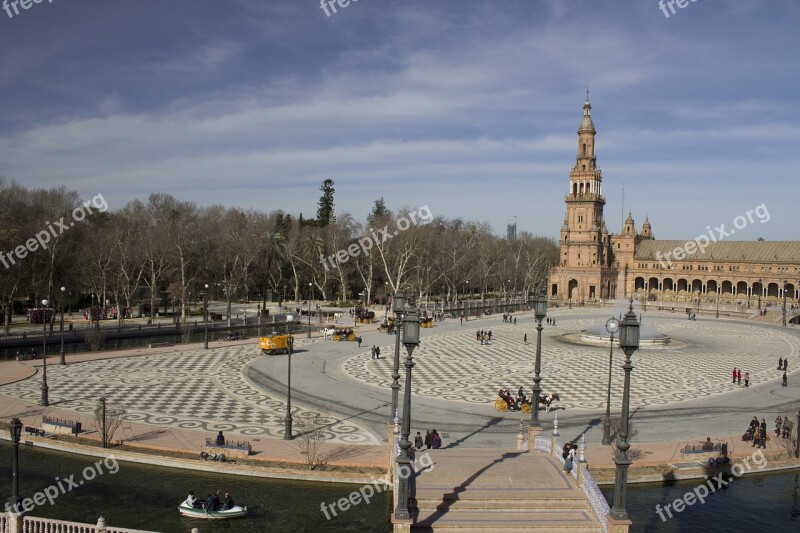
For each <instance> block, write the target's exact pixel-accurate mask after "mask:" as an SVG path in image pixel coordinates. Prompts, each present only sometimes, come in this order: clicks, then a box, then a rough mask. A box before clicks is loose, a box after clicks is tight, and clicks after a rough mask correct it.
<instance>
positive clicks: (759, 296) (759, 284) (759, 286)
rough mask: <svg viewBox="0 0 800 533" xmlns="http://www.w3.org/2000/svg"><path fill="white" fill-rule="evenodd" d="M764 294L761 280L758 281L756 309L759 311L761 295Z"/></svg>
mask: <svg viewBox="0 0 800 533" xmlns="http://www.w3.org/2000/svg"><path fill="white" fill-rule="evenodd" d="M763 292H764V284H763V282H762V281H761V279H759V280H758V308H759V309H761V293H763Z"/></svg>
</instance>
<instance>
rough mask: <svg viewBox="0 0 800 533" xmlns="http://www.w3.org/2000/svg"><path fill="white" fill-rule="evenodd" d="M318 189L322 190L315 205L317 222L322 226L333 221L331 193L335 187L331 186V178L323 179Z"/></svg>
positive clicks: (334, 190)
mask: <svg viewBox="0 0 800 533" xmlns="http://www.w3.org/2000/svg"><path fill="white" fill-rule="evenodd" d="M319 190H320V191H322V196H321V197H320V199H319V203H318V207H317V224H318V225H319V227H321V228H323V227H325V226H327V225H328V224H330V223H331V222H333V205H334V204H333V194H334V193H335V192H336V189H334V188H333V180H332V179H326V180H325V181H323V182H322V185H321V186H320V188H319Z"/></svg>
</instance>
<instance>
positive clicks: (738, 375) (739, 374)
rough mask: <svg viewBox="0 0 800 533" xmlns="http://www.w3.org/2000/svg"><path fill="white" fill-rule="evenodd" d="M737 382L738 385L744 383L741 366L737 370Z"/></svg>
mask: <svg viewBox="0 0 800 533" xmlns="http://www.w3.org/2000/svg"><path fill="white" fill-rule="evenodd" d="M736 384H737V385H741V384H742V369H741V368H740V369H739V370H737V371H736Z"/></svg>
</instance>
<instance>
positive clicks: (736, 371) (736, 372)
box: [731, 367, 750, 388]
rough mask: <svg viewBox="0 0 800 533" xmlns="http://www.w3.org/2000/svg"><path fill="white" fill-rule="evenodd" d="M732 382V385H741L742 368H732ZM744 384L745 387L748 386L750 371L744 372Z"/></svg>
mask: <svg viewBox="0 0 800 533" xmlns="http://www.w3.org/2000/svg"><path fill="white" fill-rule="evenodd" d="M732 375H733V381H732V382H731V383H733V384H734V385H741V384H742V370H741V369H740V368H736V367H734V368H733V372H732ZM744 386H745V388H748V387H750V372H745V373H744Z"/></svg>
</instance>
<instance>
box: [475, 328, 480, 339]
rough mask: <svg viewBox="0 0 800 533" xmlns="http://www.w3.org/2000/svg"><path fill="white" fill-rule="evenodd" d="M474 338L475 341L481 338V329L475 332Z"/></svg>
mask: <svg viewBox="0 0 800 533" xmlns="http://www.w3.org/2000/svg"><path fill="white" fill-rule="evenodd" d="M475 340H476V341H479V340H481V330H478V331H476V332H475Z"/></svg>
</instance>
